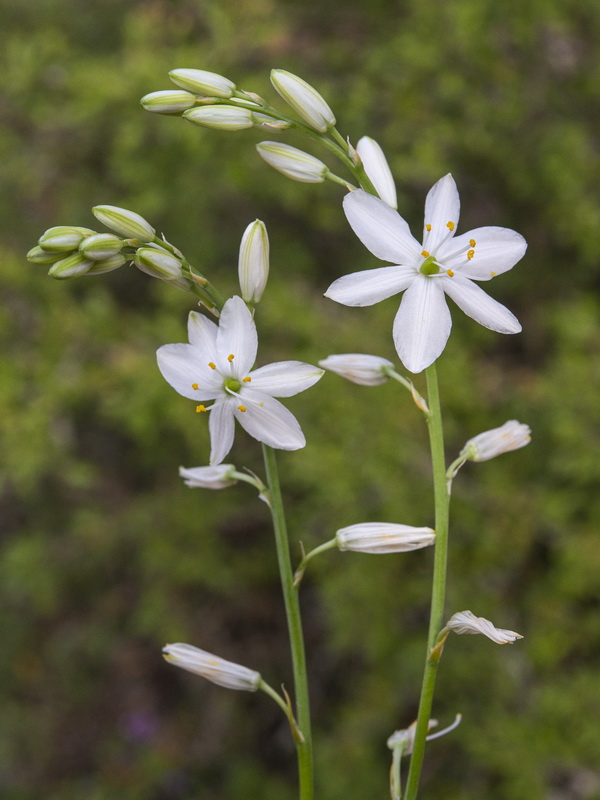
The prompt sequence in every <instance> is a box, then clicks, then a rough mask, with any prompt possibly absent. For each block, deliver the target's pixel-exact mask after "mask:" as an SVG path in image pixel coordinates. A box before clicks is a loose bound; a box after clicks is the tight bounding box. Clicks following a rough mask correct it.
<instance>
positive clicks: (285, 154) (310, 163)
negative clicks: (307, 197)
mask: <svg viewBox="0 0 600 800" xmlns="http://www.w3.org/2000/svg"><path fill="white" fill-rule="evenodd" d="M256 149H257V150H258V154H259V156H260V157H261V158H262V159H264V160H265V161H266V162H267V164H269V165H270V166H271V167H273V168H274V169H276V170H277V171H278V172H281V173H282V174H283V175H285V176H286V177H288V178H291V179H292V180H293V181H300V182H301V183H323V181H324V180H325V175H326V174H327V172H328V171H329V170H328V169H327V166H326V165H325V164H324V163H323V162H322V161H319V159H318V158H315V157H314V156H311V155H309V154H308V153H305V152H304V150H298V148H297V147H291V146H290V145H289V144H281V143H280V142H261V143H260V144H257V145H256Z"/></svg>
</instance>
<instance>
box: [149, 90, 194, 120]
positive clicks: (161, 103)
mask: <svg viewBox="0 0 600 800" xmlns="http://www.w3.org/2000/svg"><path fill="white" fill-rule="evenodd" d="M195 102H196V96H195V95H193V94H190V92H185V91H183V90H180V91H177V89H166V90H165V91H162V92H150V94H145V95H144V96H143V97H142V99H141V100H140V105H141V106H142V108H144V109H145V110H146V111H154V112H155V113H156V114H181V112H182V111H187V109H188V108H191V107H192V106H193V105H194V103H195Z"/></svg>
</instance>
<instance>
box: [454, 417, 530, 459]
mask: <svg viewBox="0 0 600 800" xmlns="http://www.w3.org/2000/svg"><path fill="white" fill-rule="evenodd" d="M530 441H531V430H530V428H529V425H525V424H524V423H522V422H517V420H516V419H511V420H509V421H508V422H505V423H504V425H501V426H500V427H499V428H492V430H490V431H484V432H483V433H480V434H478V435H477V436H474V437H473V438H472V439H469V441H468V442H467V443H466V444H465V446H464V447H463V449H462V450H461V452H460V455H461V456H463V457H465V458H467V459H468V460H469V461H488V460H489V459H490V458H495V457H496V456H499V455H501V454H502V453H509V452H510V451H511V450H518V449H519V448H521V447H525V445H528V444H529V442H530Z"/></svg>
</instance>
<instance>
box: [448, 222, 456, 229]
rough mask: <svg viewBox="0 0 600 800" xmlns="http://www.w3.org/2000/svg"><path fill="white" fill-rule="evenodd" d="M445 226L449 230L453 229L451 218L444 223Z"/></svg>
mask: <svg viewBox="0 0 600 800" xmlns="http://www.w3.org/2000/svg"><path fill="white" fill-rule="evenodd" d="M446 227H447V228H448V230H449V231H453V230H454V228H455V227H456V226H455V224H454V223H453V222H452V220H450V221H449V222H447V223H446Z"/></svg>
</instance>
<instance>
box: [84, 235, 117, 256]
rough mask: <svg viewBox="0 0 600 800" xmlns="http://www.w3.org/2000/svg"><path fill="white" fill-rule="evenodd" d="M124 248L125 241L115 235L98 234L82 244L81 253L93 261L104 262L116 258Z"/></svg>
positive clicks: (89, 237)
mask: <svg viewBox="0 0 600 800" xmlns="http://www.w3.org/2000/svg"><path fill="white" fill-rule="evenodd" d="M122 247H123V241H122V240H121V239H119V237H118V236H115V235H114V234H113V233H96V234H95V235H94V236H88V237H87V239H84V240H83V241H82V242H81V244H80V245H79V252H80V253H83V255H84V256H85V257H86V258H91V259H92V261H103V260H104V259H106V258H110V256H116V255H117V253H118V252H120V250H121V248H122Z"/></svg>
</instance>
